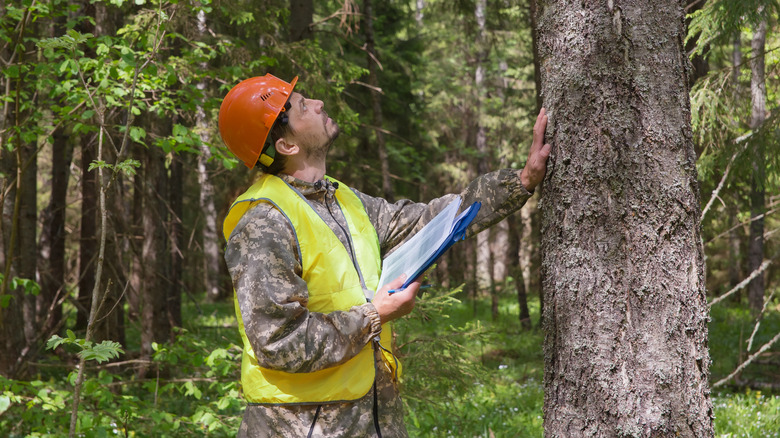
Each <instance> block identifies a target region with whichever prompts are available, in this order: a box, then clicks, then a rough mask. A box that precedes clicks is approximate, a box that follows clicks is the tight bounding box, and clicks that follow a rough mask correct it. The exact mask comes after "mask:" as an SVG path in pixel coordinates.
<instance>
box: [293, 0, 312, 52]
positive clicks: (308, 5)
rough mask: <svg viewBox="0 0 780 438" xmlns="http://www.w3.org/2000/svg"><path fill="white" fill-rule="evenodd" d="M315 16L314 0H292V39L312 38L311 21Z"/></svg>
mask: <svg viewBox="0 0 780 438" xmlns="http://www.w3.org/2000/svg"><path fill="white" fill-rule="evenodd" d="M313 17H314V5H313V4H312V0H290V21H289V23H290V41H292V42H295V41H301V40H305V39H309V38H311V34H312V32H311V23H312V19H313Z"/></svg>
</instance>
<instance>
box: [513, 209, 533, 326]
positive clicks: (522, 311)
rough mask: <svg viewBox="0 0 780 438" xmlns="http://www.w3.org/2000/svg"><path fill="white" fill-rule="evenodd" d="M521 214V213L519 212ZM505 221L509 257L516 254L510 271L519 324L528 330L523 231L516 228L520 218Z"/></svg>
mask: <svg viewBox="0 0 780 438" xmlns="http://www.w3.org/2000/svg"><path fill="white" fill-rule="evenodd" d="M521 214H522V213H521ZM507 223H508V224H509V241H510V242H511V245H510V248H509V254H510V257H513V256H517V257H516V260H517V264H516V265H515V266H513V267H512V268H511V269H510V271H511V273H512V277H514V280H515V292H516V294H517V305H518V312H517V316H518V318H519V319H520V326H521V327H522V328H523V329H524V330H530V329H531V328H532V324H531V315H530V312H529V311H528V289H529V288H528V287H527V286H526V285H527V283H528V282H527V281H526V274H525V269H526V265H525V263H526V262H525V261H524V260H523V251H522V245H523V242H522V241H523V238H524V237H525V236H524V235H523V234H521V233H523V232H524V231H521V229H518V224H520V225H522V224H523V222H522V218H521V220H520V221H515V220H511V219H509V220H507Z"/></svg>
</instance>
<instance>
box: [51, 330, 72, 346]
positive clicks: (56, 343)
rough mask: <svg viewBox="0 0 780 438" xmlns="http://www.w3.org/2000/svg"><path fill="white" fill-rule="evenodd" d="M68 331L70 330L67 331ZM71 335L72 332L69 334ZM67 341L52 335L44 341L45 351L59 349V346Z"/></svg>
mask: <svg viewBox="0 0 780 438" xmlns="http://www.w3.org/2000/svg"><path fill="white" fill-rule="evenodd" d="M68 331H70V330H68ZM71 333H73V332H71ZM67 342H68V339H65V338H63V337H61V336H60V335H53V336H52V337H51V338H49V340H48V341H46V349H48V350H54V349H55V348H57V347H59V346H60V345H62V344H64V343H67Z"/></svg>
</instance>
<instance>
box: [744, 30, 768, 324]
mask: <svg viewBox="0 0 780 438" xmlns="http://www.w3.org/2000/svg"><path fill="white" fill-rule="evenodd" d="M765 42H766V20H764V21H762V22H761V23H759V25H758V27H757V29H756V31H755V33H754V34H753V40H752V42H751V44H750V46H751V49H752V55H753V56H752V58H751V60H750V72H751V75H750V101H751V104H752V110H751V115H750V129H752V130H753V131H758V130H759V129H761V125H763V124H764V120H765V119H766V82H765V81H766V73H765V62H764V58H765V56H764V45H765ZM756 137H757V138H758V139H757V140H755V143H754V147H753V148H752V152H753V173H752V176H751V180H750V217H751V218H754V219H753V220H752V221H751V222H750V240H749V243H748V272H753V271H755V270H756V269H758V268H759V267H760V266H761V264H762V263H763V262H764V217H763V214H764V213H765V212H766V189H765V188H764V186H765V185H766V163H765V158H764V150H765V148H764V147H762V144H761V142H762V141H763V140H762V139H761V136H756ZM758 216H761V217H760V218H759V219H755V218H756V217H758ZM764 278H765V277H764V274H761V275H757V276H756V278H754V279H753V280H752V281H751V282H750V284H748V292H747V295H748V303H750V309H751V310H752V311H753V312H754V313H758V312H760V311H761V309H762V308H763V306H764Z"/></svg>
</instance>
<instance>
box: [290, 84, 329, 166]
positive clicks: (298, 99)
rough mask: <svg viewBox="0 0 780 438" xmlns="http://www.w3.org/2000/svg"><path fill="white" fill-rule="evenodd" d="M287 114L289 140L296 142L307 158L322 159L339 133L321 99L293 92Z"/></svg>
mask: <svg viewBox="0 0 780 438" xmlns="http://www.w3.org/2000/svg"><path fill="white" fill-rule="evenodd" d="M287 116H288V117H289V127H290V129H291V134H289V141H290V142H293V143H295V144H297V145H298V146H299V147H300V148H301V151H302V152H303V153H304V154H306V157H307V158H308V157H312V156H314V157H316V158H318V159H324V158H325V156H326V155H327V153H328V149H330V145H331V144H332V143H333V140H335V139H336V137H338V135H339V125H337V124H336V122H334V121H333V119H331V118H330V117H328V113H327V112H325V109H324V108H323V103H322V101H321V100H314V99H307V98H305V97H304V96H303V95H301V94H300V93H296V92H293V93H292V95H291V96H290V109H289V110H287Z"/></svg>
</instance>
